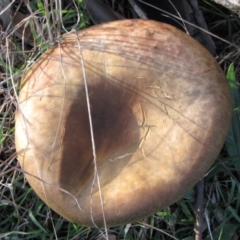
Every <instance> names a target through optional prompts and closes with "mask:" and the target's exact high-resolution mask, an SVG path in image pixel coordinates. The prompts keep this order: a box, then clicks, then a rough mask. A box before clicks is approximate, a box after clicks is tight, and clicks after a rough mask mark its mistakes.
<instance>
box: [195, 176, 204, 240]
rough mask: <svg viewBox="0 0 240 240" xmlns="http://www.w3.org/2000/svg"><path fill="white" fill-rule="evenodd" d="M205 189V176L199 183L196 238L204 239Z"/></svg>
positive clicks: (197, 239) (196, 239)
mask: <svg viewBox="0 0 240 240" xmlns="http://www.w3.org/2000/svg"><path fill="white" fill-rule="evenodd" d="M203 189H204V178H202V179H201V180H200V181H199V182H198V184H197V206H196V208H197V214H196V223H195V228H194V231H195V240H202V232H203Z"/></svg>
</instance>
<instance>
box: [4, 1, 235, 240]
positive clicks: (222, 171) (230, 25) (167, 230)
mask: <svg viewBox="0 0 240 240" xmlns="http://www.w3.org/2000/svg"><path fill="white" fill-rule="evenodd" d="M49 2H50V3H52V2H51V1H49ZM63 2H64V6H63V8H62V10H61V11H60V10H59V9H60V6H58V5H57V4H54V3H53V4H50V5H49V6H48V7H46V5H45V4H44V1H40V0H33V1H30V2H28V1H16V2H15V4H14V6H13V9H14V12H15V13H16V12H20V13H22V14H26V13H31V15H29V17H28V18H27V19H25V20H23V23H19V22H17V24H15V25H14V26H13V27H11V28H7V29H6V30H5V31H1V45H0V49H1V57H0V70H1V71H0V171H1V172H0V239H101V238H102V239H103V236H104V234H105V232H104V230H99V229H91V228H86V227H82V226H80V225H77V224H74V223H71V222H68V221H67V220H65V219H63V218H62V217H60V216H59V215H58V214H56V213H55V212H53V211H52V210H51V209H49V208H48V207H47V206H46V205H45V204H44V203H43V202H42V201H41V200H40V199H39V198H38V197H37V196H36V194H35V193H34V191H33V190H32V189H31V188H30V186H29V185H28V183H27V182H26V180H25V178H24V176H23V173H22V171H21V169H20V167H19V165H18V162H17V159H16V153H15V146H14V112H15V110H16V108H17V104H18V102H17V92H18V88H19V83H20V78H21V76H22V74H23V73H24V72H25V71H26V70H27V69H28V68H29V67H30V66H31V64H32V63H33V62H34V61H35V60H36V59H37V58H38V57H39V56H40V55H41V54H42V53H43V52H45V51H46V49H48V48H49V47H51V46H52V45H53V44H54V43H55V42H56V41H59V39H60V38H61V34H63V33H64V32H66V31H70V30H72V29H77V30H79V29H81V28H85V27H88V26H89V25H90V23H91V21H90V18H89V16H88V14H87V12H86V11H85V9H84V6H83V3H82V1H81V0H78V1H75V2H74V3H73V2H71V1H63ZM122 2H124V1H116V5H117V9H118V11H119V12H120V13H124V14H126V15H128V16H129V15H130V16H133V15H131V14H133V10H132V9H131V8H130V6H129V5H127V6H125V5H124V6H125V7H124V8H123V7H121V6H122V5H121V3H122ZM24 3H26V4H24ZM124 3H126V2H124ZM201 9H202V11H203V12H204V14H205V17H206V20H207V22H208V26H209V31H210V32H212V33H214V34H216V35H217V36H219V37H220V38H214V41H215V43H216V46H217V53H218V58H217V60H218V61H219V63H220V65H221V67H222V68H223V70H224V71H225V74H226V78H227V79H228V82H229V86H230V88H231V93H232V98H233V118H232V124H231V128H230V130H229V134H228V137H227V138H226V142H225V145H224V147H223V149H222V151H221V153H220V155H219V157H218V159H216V162H215V164H214V165H213V166H212V168H211V169H210V170H209V171H208V173H206V175H205V176H204V178H203V180H202V182H200V183H199V184H198V186H196V187H194V188H193V189H191V190H190V191H189V192H188V193H187V194H186V195H185V196H184V197H183V198H182V199H181V200H180V201H178V202H177V203H175V204H173V205H172V206H170V207H168V208H166V209H164V210H163V211H161V212H158V213H156V214H155V215H153V216H151V217H149V218H147V219H145V220H144V221H142V222H139V223H131V224H127V225H124V226H120V227H116V228H110V229H108V234H109V238H110V237H111V236H113V235H114V236H116V239H125V240H132V239H163V240H168V239H169V240H170V239H181V240H193V239H196V236H195V235H196V234H195V230H196V227H195V225H196V212H197V206H196V199H197V198H199V194H200V196H202V203H201V202H200V204H202V205H203V209H202V210H203V220H202V222H201V228H202V237H201V239H204V240H215V239H218V240H226V239H229V240H231V239H232V240H236V239H239V238H240V227H239V226H240V214H239V213H240V198H239V196H240V184H239V182H240V97H239V82H240V70H239V67H240V66H239V64H240V40H239V39H240V31H239V29H240V19H239V18H238V17H237V16H236V14H234V13H232V12H230V11H229V10H227V9H225V8H223V7H220V6H219V5H216V4H214V3H212V2H210V1H207V0H205V1H202V3H201ZM50 12H52V13H54V14H53V15H50ZM56 19H59V21H56ZM20 28H21V31H20V30H19V29H20ZM27 31H29V32H30V33H31V34H30V40H29V41H28V42H27V43H26V42H23V41H22V38H23V36H24V37H25V34H26V32H27ZM221 38H223V40H225V41H223V40H221ZM226 40H227V41H226ZM231 43H232V44H234V45H235V46H238V47H237V48H236V47H235V46H233V45H231ZM201 186H202V191H199V189H200V187H201ZM199 206H201V205H199ZM199 239H200V238H199Z"/></svg>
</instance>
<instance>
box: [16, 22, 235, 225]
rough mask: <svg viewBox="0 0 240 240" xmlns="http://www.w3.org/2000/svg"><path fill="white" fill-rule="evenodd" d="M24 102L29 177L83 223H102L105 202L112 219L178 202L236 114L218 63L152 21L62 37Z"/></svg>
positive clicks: (19, 122) (27, 80)
mask: <svg viewBox="0 0 240 240" xmlns="http://www.w3.org/2000/svg"><path fill="white" fill-rule="evenodd" d="M82 59H84V61H82ZM83 66H84V68H83ZM83 69H84V71H83ZM84 74H85V75H86V80H87V84H88V92H89V99H90V109H91V116H92V124H93V133H94V140H95V146H96V154H97V167H98V173H99V180H100V185H101V191H99V188H98V183H97V180H96V178H94V176H96V175H95V174H94V163H93V151H92V143H91V135H90V127H89V118H88V109H87V102H86V92H85V86H84ZM19 103H20V104H19V110H18V111H17V113H16V147H17V151H18V152H19V161H20V164H21V167H22V168H23V169H24V170H25V171H26V172H27V173H30V174H26V178H27V179H28V181H29V183H30V185H31V186H32V187H33V189H34V190H35V191H36V193H37V194H38V195H39V196H40V197H41V199H42V200H43V201H45V202H46V203H47V204H48V205H49V206H50V207H51V208H52V209H54V210H55V211H56V212H58V213H59V214H60V215H62V216H63V217H65V218H66V219H68V220H70V221H74V222H78V223H80V224H82V225H86V226H93V221H94V223H95V224H97V225H98V226H103V212H102V207H101V201H100V197H102V201H103V209H104V213H105V218H106V223H107V226H113V225H119V224H123V223H127V222H131V221H135V220H138V219H141V218H143V217H146V216H148V215H151V214H153V213H155V212H156V211H159V210H161V209H163V208H164V207H166V206H168V205H170V204H172V203H173V202H175V201H177V200H178V199H179V198H181V197H182V196H183V195H184V194H185V193H186V191H187V190H188V189H189V188H191V187H192V186H193V185H194V184H195V183H196V182H197V181H198V180H199V179H200V178H201V177H202V176H203V174H204V173H205V172H206V171H207V170H208V169H209V167H210V166H211V165H212V163H213V162H214V160H215V159H216V157H217V155H218V154H219V152H220V150H221V148H222V146H223V143H224V139H225V137H226V134H227V131H228V128H229V124H230V118H231V98H230V91H229V88H228V85H227V82H226V80H225V77H224V74H223V73H222V71H221V69H220V67H219V66H218V64H217V63H216V61H215V60H214V58H213V57H212V56H211V55H210V54H209V53H208V52H207V50H205V49H204V48H203V47H202V46H201V45H200V44H199V43H197V42H196V41H195V40H194V39H192V38H191V37H189V36H188V35H186V34H185V33H183V32H181V31H179V30H177V29H176V28H174V27H172V26H169V25H166V24H161V23H157V22H154V21H149V20H123V21H116V22H111V23H106V24H102V25H98V26H95V27H92V28H89V29H86V30H83V31H80V32H78V33H69V34H65V35H64V36H63V39H62V42H61V43H60V44H59V43H58V44H56V45H55V46H54V47H53V48H52V49H50V50H49V51H47V53H45V54H44V55H43V56H42V57H41V58H40V59H39V60H38V61H37V62H36V63H35V64H34V65H33V67H32V68H31V69H30V70H29V71H28V73H27V74H26V76H25V77H24V78H23V81H22V87H21V90H20V96H19ZM40 179H41V180H40ZM93 182H94V184H93ZM100 192H101V194H102V196H100ZM92 220H93V221H92Z"/></svg>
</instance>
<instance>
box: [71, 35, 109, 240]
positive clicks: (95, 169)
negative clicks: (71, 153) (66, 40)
mask: <svg viewBox="0 0 240 240" xmlns="http://www.w3.org/2000/svg"><path fill="white" fill-rule="evenodd" d="M76 35H77V33H76ZM77 43H78V49H79V53H80V54H79V57H80V62H81V67H82V71H83V81H84V87H85V93H86V101H87V110H88V120H89V128H90V135H91V143H92V154H93V163H94V178H93V182H92V189H91V218H92V222H93V224H94V225H95V226H96V227H97V228H98V226H97V225H96V224H95V222H94V219H93V212H92V194H93V188H94V184H95V181H97V186H98V189H99V198H100V202H101V208H102V215H103V223H104V229H105V231H106V233H107V224H106V218H105V212H104V206H103V198H102V192H101V184H100V179H99V175H98V166H97V151H96V145H95V138H94V131H93V123H92V113H91V105H90V97H89V91H88V82H87V76H86V71H85V66H84V59H83V55H82V47H81V44H80V39H79V37H78V35H77ZM106 239H107V240H108V235H106Z"/></svg>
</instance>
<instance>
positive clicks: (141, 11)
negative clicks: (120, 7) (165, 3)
mask: <svg viewBox="0 0 240 240" xmlns="http://www.w3.org/2000/svg"><path fill="white" fill-rule="evenodd" d="M128 1H129V3H130V4H131V5H132V8H133V9H134V11H135V12H136V13H137V14H138V16H139V17H140V18H142V19H148V18H147V16H146V14H145V13H144V12H143V10H142V9H141V8H140V7H139V6H138V5H137V4H136V3H135V1H134V0H128Z"/></svg>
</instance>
